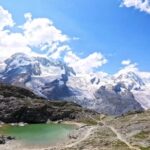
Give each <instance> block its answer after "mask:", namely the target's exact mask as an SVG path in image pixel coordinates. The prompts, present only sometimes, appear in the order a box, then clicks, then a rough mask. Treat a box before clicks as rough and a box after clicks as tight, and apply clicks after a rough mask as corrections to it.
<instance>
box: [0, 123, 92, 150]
mask: <svg viewBox="0 0 150 150" xmlns="http://www.w3.org/2000/svg"><path fill="white" fill-rule="evenodd" d="M53 123H57V122H53ZM60 124H68V125H75V126H76V128H75V129H74V130H73V131H72V132H71V133H70V134H69V135H68V137H67V138H64V140H63V141H62V142H60V143H57V144H54V145H49V146H45V147H42V146H41V147H26V146H25V145H24V144H22V143H20V142H19V141H17V140H13V141H8V142H7V143H6V144H4V145H0V149H1V150H14V149H15V150H20V149H21V150H61V149H62V148H63V149H65V148H68V147H69V148H70V147H72V146H74V145H76V144H78V143H79V142H80V141H82V139H84V138H86V136H88V135H89V134H90V132H91V131H92V129H93V127H92V126H88V125H86V124H84V123H80V122H73V121H62V122H61V123H60Z"/></svg>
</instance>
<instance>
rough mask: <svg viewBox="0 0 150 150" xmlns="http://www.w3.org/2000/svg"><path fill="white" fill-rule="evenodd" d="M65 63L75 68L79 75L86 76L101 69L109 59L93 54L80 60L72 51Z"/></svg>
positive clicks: (99, 54) (96, 53) (66, 57)
mask: <svg viewBox="0 0 150 150" xmlns="http://www.w3.org/2000/svg"><path fill="white" fill-rule="evenodd" d="M64 61H65V62H66V63H68V64H69V65H70V66H71V67H73V68H74V69H75V71H76V72H77V73H81V74H86V73H89V72H93V71H94V69H96V68H98V67H101V66H102V65H103V64H105V63H106V62H107V59H106V58H105V57H104V56H103V55H102V54H101V53H98V52H95V53H92V54H90V55H89V56H87V57H85V58H80V57H78V56H77V55H76V54H74V53H73V52H72V51H69V52H68V53H67V54H66V56H65V57H64Z"/></svg>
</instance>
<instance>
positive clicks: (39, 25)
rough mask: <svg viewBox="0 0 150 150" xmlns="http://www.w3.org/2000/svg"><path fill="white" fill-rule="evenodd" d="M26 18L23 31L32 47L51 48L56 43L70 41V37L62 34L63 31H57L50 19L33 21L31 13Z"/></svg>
mask: <svg viewBox="0 0 150 150" xmlns="http://www.w3.org/2000/svg"><path fill="white" fill-rule="evenodd" d="M25 18H26V22H25V24H24V25H23V26H22V29H23V30H24V35H25V37H26V38H27V40H28V42H29V45H30V46H34V47H41V48H43V47H45V45H47V46H49V47H51V46H52V45H53V44H54V43H55V42H60V43H63V42H66V41H68V40H69V38H68V36H67V35H65V34H62V31H61V30H59V29H57V28H56V27H55V26H54V25H53V22H52V21H51V20H49V19H48V18H35V19H32V15H31V14H30V13H27V14H25Z"/></svg>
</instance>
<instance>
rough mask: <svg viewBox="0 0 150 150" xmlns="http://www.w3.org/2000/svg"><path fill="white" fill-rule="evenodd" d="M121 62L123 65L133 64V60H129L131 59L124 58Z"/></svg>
mask: <svg viewBox="0 0 150 150" xmlns="http://www.w3.org/2000/svg"><path fill="white" fill-rule="evenodd" d="M121 64H122V65H125V66H126V65H129V64H131V60H129V59H128V60H123V61H122V62H121Z"/></svg>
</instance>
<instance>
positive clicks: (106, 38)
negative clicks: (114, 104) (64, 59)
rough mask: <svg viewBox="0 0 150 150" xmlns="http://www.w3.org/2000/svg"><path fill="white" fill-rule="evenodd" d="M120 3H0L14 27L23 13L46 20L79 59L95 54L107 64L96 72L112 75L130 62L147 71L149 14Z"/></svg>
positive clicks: (24, 0) (114, 0)
mask: <svg viewBox="0 0 150 150" xmlns="http://www.w3.org/2000/svg"><path fill="white" fill-rule="evenodd" d="M120 4H121V0H93V1H91V0H72V1H71V0H32V1H31V0H21V1H19V0H13V1H4V0H0V5H1V6H2V7H3V8H5V9H6V10H8V11H9V12H10V13H11V14H12V16H13V20H15V22H16V23H17V24H18V25H21V24H23V23H24V22H25V19H24V17H23V16H24V14H25V13H27V12H31V13H32V16H33V18H38V17H44V18H45V17H46V18H49V19H50V20H52V21H53V23H54V25H55V27H57V28H58V29H60V30H61V31H62V32H63V33H64V34H66V35H68V36H69V37H72V38H73V37H78V38H79V39H78V40H70V41H69V42H68V44H69V45H70V47H71V48H72V50H73V52H74V53H75V54H77V55H79V56H80V57H81V58H82V57H86V56H88V55H90V54H91V53H93V52H95V51H97V52H101V53H102V54H103V55H104V56H105V58H106V59H107V60H108V63H106V64H105V65H103V66H102V67H101V68H100V69H101V70H102V71H105V72H108V73H114V72H116V71H117V70H119V69H120V67H121V61H122V60H126V59H130V60H131V61H132V62H133V63H134V62H135V63H137V64H138V66H139V68H140V69H141V70H144V71H150V67H149V66H150V61H149V60H150V49H149V47H150V14H148V13H147V12H144V11H140V10H139V9H135V8H134V7H130V8H127V7H125V6H124V7H120Z"/></svg>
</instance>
